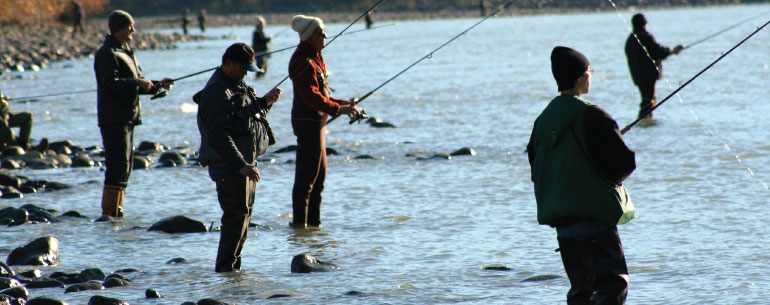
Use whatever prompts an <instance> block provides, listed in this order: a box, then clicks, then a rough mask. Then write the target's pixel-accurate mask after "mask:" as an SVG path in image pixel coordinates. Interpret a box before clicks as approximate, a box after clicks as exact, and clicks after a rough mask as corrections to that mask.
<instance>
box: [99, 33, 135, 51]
mask: <svg viewBox="0 0 770 305" xmlns="http://www.w3.org/2000/svg"><path fill="white" fill-rule="evenodd" d="M104 44H106V45H108V46H110V48H113V49H121V50H123V51H126V52H130V51H131V49H130V48H129V47H128V45H123V44H122V43H120V41H118V39H117V38H115V36H112V34H107V37H105V38H104Z"/></svg>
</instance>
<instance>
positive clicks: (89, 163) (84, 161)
mask: <svg viewBox="0 0 770 305" xmlns="http://www.w3.org/2000/svg"><path fill="white" fill-rule="evenodd" d="M95 165H96V162H95V161H94V160H92V159H91V157H90V156H88V154H78V155H77V156H75V157H73V158H72V167H93V166H95Z"/></svg>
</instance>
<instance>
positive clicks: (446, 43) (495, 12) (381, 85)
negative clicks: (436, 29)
mask: <svg viewBox="0 0 770 305" xmlns="http://www.w3.org/2000/svg"><path fill="white" fill-rule="evenodd" d="M513 1H514V0H509V1H508V2H506V3H505V4H503V6H501V7H499V8H498V9H497V10H495V11H494V12H492V13H491V14H489V15H487V16H486V17H484V18H482V19H481V20H479V21H478V22H476V23H475V24H473V25H472V26H471V27H469V28H467V29H465V31H462V32H461V33H460V34H457V35H456V36H455V37H452V39H450V40H448V41H447V42H445V43H444V44H442V45H440V46H439V47H438V48H435V49H433V51H430V52H429V53H428V54H426V55H425V56H423V57H422V58H420V59H418V60H417V61H415V62H414V63H412V64H411V65H409V66H408V67H406V69H404V70H401V72H398V73H396V75H394V76H393V77H391V78H390V79H388V80H386V81H385V82H384V83H382V84H380V85H379V86H377V88H374V89H372V91H369V92H368V93H366V94H364V95H363V96H362V97H361V98H358V99H354V102H355V104H356V105H358V104H359V103H361V102H363V101H364V100H365V99H366V98H368V97H369V96H370V95H372V94H373V93H374V92H375V91H377V90H379V89H380V88H382V87H384V86H385V85H387V84H388V83H390V82H391V81H392V80H394V79H396V78H397V77H399V76H401V74H404V72H406V71H407V70H409V69H411V68H412V67H414V66H415V65H417V64H418V63H420V62H421V61H423V60H424V59H426V58H432V57H433V53H435V52H436V51H438V50H440V49H441V48H443V47H444V46H446V45H448V44H449V43H451V42H452V41H454V40H455V39H457V38H459V37H460V36H463V35H465V34H467V33H468V31H470V30H472V29H473V28H475V27H476V26H477V25H479V24H481V23H482V22H484V21H485V20H487V19H489V18H490V17H492V16H494V15H497V13H499V12H500V11H502V10H504V9H505V8H506V7H508V5H510V4H511V3H513ZM362 113H363V114H364V117H359V118H355V119H352V120H350V122H349V124H353V123H354V122H360V121H361V119H364V118H365V114H366V112H364V111H363V110H362ZM338 117H339V114H337V115H335V116H333V117H332V118H331V119H329V121H327V122H326V124H329V123H331V122H333V121H334V120H336V119H337V118H338Z"/></svg>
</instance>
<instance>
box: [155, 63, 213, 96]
mask: <svg viewBox="0 0 770 305" xmlns="http://www.w3.org/2000/svg"><path fill="white" fill-rule="evenodd" d="M217 68H219V66H216V67H213V68H208V69H206V70H202V71H198V72H195V73H190V74H187V75H185V76H181V77H179V78H175V79H172V80H171V81H172V82H177V81H180V80H183V79H185V78H188V77H193V76H196V75H199V74H203V73H206V72H209V71H214V70H216V69H217ZM167 95H168V90H166V91H163V90H161V91H158V93H155V94H154V95H153V96H152V97H151V98H150V99H151V100H154V99H159V98H164V97H166V96H167Z"/></svg>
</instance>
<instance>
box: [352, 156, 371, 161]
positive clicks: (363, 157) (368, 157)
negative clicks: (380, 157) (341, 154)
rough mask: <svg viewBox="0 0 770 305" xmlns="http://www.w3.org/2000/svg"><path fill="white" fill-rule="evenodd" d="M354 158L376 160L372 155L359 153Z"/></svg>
mask: <svg viewBox="0 0 770 305" xmlns="http://www.w3.org/2000/svg"><path fill="white" fill-rule="evenodd" d="M353 159H356V160H374V157H372V156H370V155H358V156H356V157H355V158H353Z"/></svg>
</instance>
